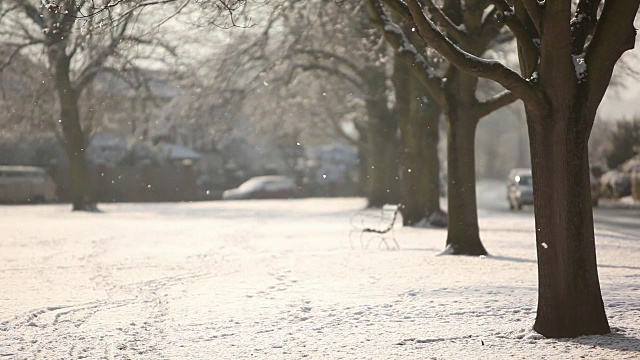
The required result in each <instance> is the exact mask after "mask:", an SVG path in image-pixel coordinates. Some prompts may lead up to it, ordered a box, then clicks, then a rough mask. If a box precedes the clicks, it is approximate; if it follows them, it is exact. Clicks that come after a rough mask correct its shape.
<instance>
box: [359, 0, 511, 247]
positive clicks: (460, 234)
mask: <svg viewBox="0 0 640 360" xmlns="http://www.w3.org/2000/svg"><path fill="white" fill-rule="evenodd" d="M367 4H368V5H369V10H370V12H371V14H372V17H373V19H374V21H375V22H376V23H377V24H378V27H379V28H380V29H381V30H382V31H383V33H384V36H385V38H386V39H387V41H389V43H391V44H392V45H393V48H394V49H396V52H397V54H398V59H399V60H401V61H403V62H405V63H406V64H407V66H408V67H409V68H410V69H411V70H412V72H413V74H414V75H415V76H416V78H417V79H419V80H420V81H421V83H422V84H423V85H424V87H425V89H426V90H427V91H428V92H429V94H430V95H431V98H432V99H433V101H435V102H436V103H437V104H438V105H439V106H440V108H441V109H442V111H443V113H444V114H445V115H446V118H447V122H448V139H447V149H448V151H447V176H448V222H447V224H448V233H447V243H446V249H445V253H447V254H453V255H485V254H487V251H486V249H485V248H484V246H483V245H482V242H481V240H480V232H479V227H478V213H477V204H476V190H475V182H476V181H475V177H476V172H475V133H476V128H477V125H478V122H479V121H480V119H481V118H483V117H484V116H485V115H487V114H489V113H491V112H493V111H494V110H496V109H498V108H500V107H502V106H505V105H508V104H510V103H512V102H513V101H515V100H516V97H515V96H513V95H512V94H510V93H509V92H503V93H499V94H497V95H495V96H493V97H489V98H488V99H484V100H481V99H479V94H478V91H477V87H478V78H477V77H475V76H473V75H468V74H466V73H463V72H461V71H460V70H458V69H457V68H456V67H453V66H449V67H448V68H445V70H440V69H439V67H438V66H437V64H434V63H433V61H430V58H429V52H428V51H431V52H433V51H432V50H429V49H427V52H426V54H425V53H424V52H422V51H418V50H417V48H418V47H420V46H421V45H422V46H421V47H422V48H424V44H420V42H419V41H418V40H416V39H414V32H415V24H412V23H411V21H412V18H411V13H410V12H409V11H408V9H407V8H406V6H404V5H403V4H404V3H401V2H400V3H397V4H396V3H395V2H393V4H394V5H396V7H395V9H396V10H397V12H398V14H399V15H401V18H403V19H404V20H405V21H409V22H410V24H409V26H405V27H404V30H403V28H401V27H400V26H398V25H397V24H396V23H395V22H394V21H393V20H392V19H391V18H390V17H389V16H388V15H387V14H386V13H385V12H384V9H383V8H382V6H381V4H380V2H378V1H377V0H370V1H368V2H367ZM480 5H482V6H480ZM486 5H488V3H486V2H481V3H479V4H476V5H474V6H465V7H463V6H462V3H460V2H457V1H451V2H445V3H444V7H443V9H441V8H439V7H436V6H435V5H433V6H432V7H431V8H432V10H433V11H434V13H436V14H438V16H439V18H438V19H439V23H441V24H442V25H443V26H444V27H445V28H446V30H447V33H448V34H451V36H454V37H455V40H456V42H458V43H459V44H460V45H459V46H460V47H462V48H464V49H468V50H469V51H470V52H471V53H472V54H474V55H475V56H480V55H482V54H483V53H485V52H486V51H487V50H489V49H491V48H493V47H495V46H496V44H499V43H501V42H503V41H508V40H509V39H510V37H509V36H505V35H504V34H503V32H502V27H503V25H502V24H501V23H499V22H495V21H493V20H492V18H491V17H488V18H487V17H485V16H484V11H485V8H486ZM444 12H449V13H451V16H455V18H454V19H453V20H451V19H448V18H447V17H446V15H445V14H444ZM445 19H447V20H446V21H445ZM432 56H433V55H432ZM435 59H437V57H435ZM407 86H411V85H407Z"/></svg>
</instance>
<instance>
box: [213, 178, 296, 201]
mask: <svg viewBox="0 0 640 360" xmlns="http://www.w3.org/2000/svg"><path fill="white" fill-rule="evenodd" d="M297 190H298V187H297V186H296V184H295V183H294V182H293V180H292V179H291V178H288V177H286V176H277V175H273V176H257V177H253V178H251V179H249V180H247V181H245V182H244V183H242V184H241V185H240V186H238V187H237V188H235V189H229V190H225V191H224V192H223V193H222V199H224V200H238V199H286V198H291V197H294V196H296V194H297Z"/></svg>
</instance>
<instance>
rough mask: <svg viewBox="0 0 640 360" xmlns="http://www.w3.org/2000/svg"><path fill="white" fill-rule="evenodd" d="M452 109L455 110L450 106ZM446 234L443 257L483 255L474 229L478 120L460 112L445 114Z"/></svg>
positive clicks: (475, 228) (456, 109) (476, 228)
mask: <svg viewBox="0 0 640 360" xmlns="http://www.w3.org/2000/svg"><path fill="white" fill-rule="evenodd" d="M454 107H455V106H454ZM447 116H448V121H449V133H448V143H447V170H448V172H447V181H448V190H447V199H448V213H449V220H448V234H447V244H446V249H445V251H444V253H445V254H451V255H486V254H487V251H486V250H485V248H484V246H483V245H482V242H481V241H480V231H479V228H478V210H477V201H476V170H475V136H476V126H477V124H478V119H475V118H472V117H470V116H469V112H468V111H465V110H464V109H463V108H453V109H451V108H450V109H449V111H448V112H447Z"/></svg>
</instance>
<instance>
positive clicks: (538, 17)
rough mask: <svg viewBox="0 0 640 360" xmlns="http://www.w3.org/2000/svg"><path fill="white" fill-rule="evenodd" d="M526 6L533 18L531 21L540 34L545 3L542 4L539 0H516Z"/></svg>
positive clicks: (530, 16)
mask: <svg viewBox="0 0 640 360" xmlns="http://www.w3.org/2000/svg"><path fill="white" fill-rule="evenodd" d="M515 1H517V2H519V3H521V4H522V6H524V8H525V9H526V10H527V13H528V14H529V18H531V22H532V23H533V25H534V26H535V28H536V30H537V31H538V34H539V33H540V30H541V27H542V9H543V7H544V5H540V3H539V2H538V0H515Z"/></svg>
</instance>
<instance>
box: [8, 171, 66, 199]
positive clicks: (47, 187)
mask: <svg viewBox="0 0 640 360" xmlns="http://www.w3.org/2000/svg"><path fill="white" fill-rule="evenodd" d="M56 199H57V196H56V185H55V183H54V181H53V179H51V177H50V176H49V175H48V174H47V172H46V171H45V170H44V169H42V168H39V167H34V166H0V202H2V203H42V202H49V201H55V200H56Z"/></svg>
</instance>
